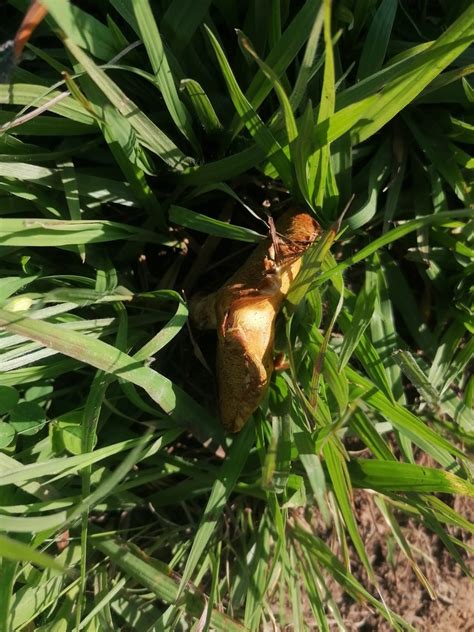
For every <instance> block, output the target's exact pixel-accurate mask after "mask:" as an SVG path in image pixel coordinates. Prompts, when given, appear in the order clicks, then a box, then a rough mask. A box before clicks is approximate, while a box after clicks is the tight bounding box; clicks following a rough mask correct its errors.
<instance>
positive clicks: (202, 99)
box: [180, 79, 223, 134]
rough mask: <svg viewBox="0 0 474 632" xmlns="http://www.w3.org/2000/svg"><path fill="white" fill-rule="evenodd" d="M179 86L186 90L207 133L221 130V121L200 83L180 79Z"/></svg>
mask: <svg viewBox="0 0 474 632" xmlns="http://www.w3.org/2000/svg"><path fill="white" fill-rule="evenodd" d="M180 86H181V89H182V90H185V91H186V94H187V95H188V97H189V99H190V101H191V104H192V106H193V108H194V111H195V112H196V115H197V117H198V119H199V121H200V123H201V125H202V126H203V128H204V130H205V131H206V133H207V134H213V133H216V132H221V131H222V130H223V127H222V123H221V122H220V120H219V117H218V116H217V114H216V111H215V110H214V108H213V106H212V103H211V101H210V99H209V97H208V96H207V94H206V93H205V92H204V88H202V86H201V84H199V83H198V82H197V81H195V80H194V79H181V82H180Z"/></svg>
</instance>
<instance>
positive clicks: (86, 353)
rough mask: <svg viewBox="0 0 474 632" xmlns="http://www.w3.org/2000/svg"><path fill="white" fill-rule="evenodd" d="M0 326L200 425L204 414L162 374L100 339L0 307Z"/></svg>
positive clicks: (205, 415)
mask: <svg viewBox="0 0 474 632" xmlns="http://www.w3.org/2000/svg"><path fill="white" fill-rule="evenodd" d="M0 327H5V328H6V329H7V330H8V331H11V332H14V333H17V334H19V335H22V336H24V337H25V338H30V339H31V340H36V341H37V342H40V343H42V344H44V345H45V346H51V347H53V348H54V349H56V350H57V351H59V352H60V353H63V354H64V355H67V356H70V357H73V358H75V359H77V360H80V361H81V362H85V363H86V364H89V365H91V366H94V367H95V368H97V369H101V370H103V371H106V372H107V373H112V374H114V375H115V376H117V377H120V378H122V379H124V380H127V381H129V382H132V383H133V384H136V385H137V386H141V387H142V388H143V389H144V390H145V391H146V392H147V393H148V395H149V396H150V397H151V398H152V399H153V400H154V401H155V402H156V403H157V404H158V405H159V406H160V407H161V408H162V409H163V410H164V411H165V412H166V413H167V414H170V415H172V416H173V417H174V418H175V419H176V420H177V421H178V420H181V422H191V420H193V418H194V423H196V424H197V427H202V425H203V422H204V420H205V419H206V417H207V414H206V413H205V412H204V410H203V409H202V407H201V406H199V405H198V404H197V403H196V402H194V401H193V400H192V399H191V398H190V397H189V395H187V394H186V393H185V392H184V391H182V390H181V389H179V388H178V387H177V386H176V385H174V384H173V383H172V382H171V381H170V380H168V379H167V378H166V377H164V376H163V375H160V374H159V373H156V371H153V369H150V368H149V367H146V366H142V365H141V363H140V362H137V361H136V360H134V359H133V358H131V357H130V356H128V355H127V354H125V353H123V352H121V351H118V350H117V349H115V348H114V347H112V346H111V345H108V344H106V343H105V342H102V341H100V340H92V339H90V338H87V337H86V336H84V335H82V334H79V333H76V332H72V331H69V332H62V331H58V329H57V328H56V327H55V326H54V325H53V324H50V323H47V322H42V321H34V320H31V319H29V318H27V317H25V316H21V315H18V314H12V313H9V312H6V311H4V310H0Z"/></svg>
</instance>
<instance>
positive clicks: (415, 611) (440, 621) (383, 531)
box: [331, 491, 474, 632]
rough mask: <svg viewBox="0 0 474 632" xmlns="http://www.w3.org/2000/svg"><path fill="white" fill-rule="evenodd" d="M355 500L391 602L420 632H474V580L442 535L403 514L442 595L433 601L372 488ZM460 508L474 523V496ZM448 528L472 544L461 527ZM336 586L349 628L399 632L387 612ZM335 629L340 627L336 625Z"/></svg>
mask: <svg viewBox="0 0 474 632" xmlns="http://www.w3.org/2000/svg"><path fill="white" fill-rule="evenodd" d="M355 504H356V510H357V515H358V519H359V526H360V531H361V535H362V539H363V541H364V543H365V545H366V548H367V551H368V554H369V559H370V561H371V563H372V565H373V568H374V571H375V574H376V577H377V581H378V584H379V588H380V592H381V595H382V597H383V599H384V601H385V603H386V604H387V606H388V607H389V608H391V609H392V610H393V611H394V612H396V613H397V614H399V615H401V616H402V617H403V618H404V619H405V620H406V621H408V622H409V623H410V624H411V625H412V626H413V627H414V628H415V629H416V630H419V631H420V632H425V631H427V632H428V631H429V632H451V630H458V631H459V632H461V631H462V632H474V582H473V581H472V579H470V578H469V577H466V575H465V574H464V573H463V571H462V569H461V568H460V566H459V565H458V564H456V563H455V562H454V561H453V558H452V557H451V555H450V554H449V553H448V552H447V551H446V549H445V547H444V545H443V543H442V541H441V540H440V538H439V537H438V536H437V535H436V534H434V533H432V532H431V531H429V530H427V529H425V528H424V527H423V526H421V525H420V524H418V523H417V522H415V521H414V520H413V519H411V518H409V519H407V518H406V517H405V516H404V515H403V514H399V515H397V519H398V520H399V523H400V525H401V529H402V532H403V535H404V536H405V538H406V540H407V542H408V543H409V544H410V547H411V549H412V551H413V553H414V557H415V561H416V563H417V565H418V567H419V568H420V570H421V572H422V573H423V575H424V576H425V577H426V579H427V580H428V582H429V584H430V586H431V587H432V589H433V591H434V593H435V594H436V598H435V599H432V598H431V597H430V595H429V593H428V591H427V590H426V588H425V587H423V586H422V584H421V583H420V581H419V580H418V578H417V577H416V575H415V573H414V572H413V570H412V568H411V566H410V564H409V563H408V561H407V558H406V557H405V555H404V554H403V553H402V552H401V551H400V548H399V547H398V546H397V544H396V543H395V541H394V539H393V535H392V532H391V529H390V528H389V526H388V525H387V524H386V522H385V520H384V519H383V517H382V516H381V514H380V512H379V511H378V509H377V507H376V505H375V503H374V501H373V497H372V495H371V494H370V493H369V492H366V491H358V492H356V495H355ZM454 509H455V510H456V511H457V512H458V513H460V514H461V515H463V516H464V517H465V518H467V519H469V520H471V521H472V520H473V519H474V499H466V498H462V497H459V498H457V499H456V500H455V502H454ZM448 531H449V532H450V533H451V535H453V536H455V537H457V538H459V539H463V540H464V541H465V543H466V544H468V542H467V536H466V534H462V533H461V531H460V530H458V529H454V528H450V527H448ZM471 545H472V538H471ZM463 557H464V562H465V564H466V566H467V567H468V568H469V569H470V570H471V572H473V571H474V563H473V560H472V557H471V559H469V558H468V557H467V556H466V555H464V556H463ZM352 560H353V567H352V569H353V572H354V574H355V576H356V577H357V578H358V579H359V580H360V581H362V583H363V584H364V585H365V586H367V585H368V584H367V579H366V575H365V571H364V570H363V568H362V567H361V564H360V562H358V560H357V558H356V556H355V555H354V556H353V557H352ZM331 588H333V589H334V594H335V597H336V599H337V602H338V606H339V608H340V610H341V614H342V616H343V619H344V623H345V624H346V626H347V629H348V630H361V631H362V632H370V631H372V630H373V631H377V632H388V631H391V630H393V627H392V626H391V625H390V624H389V623H388V622H387V621H386V620H385V619H384V618H383V617H382V616H381V615H379V614H378V613H374V612H369V611H368V610H367V608H366V607H365V606H364V605H362V604H359V603H355V602H354V601H353V600H352V599H350V598H349V597H348V596H347V595H345V594H344V593H342V591H341V590H340V588H338V587H335V586H331ZM331 629H334V630H336V629H338V628H337V626H335V625H334V627H332V628H331Z"/></svg>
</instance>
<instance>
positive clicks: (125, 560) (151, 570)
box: [93, 536, 246, 632]
mask: <svg viewBox="0 0 474 632" xmlns="http://www.w3.org/2000/svg"><path fill="white" fill-rule="evenodd" d="M93 546H94V548H95V549H97V550H98V551H100V552H101V553H103V554H104V555H106V556H107V558H109V559H111V560H113V561H114V562H115V563H116V564H117V566H118V567H119V568H122V569H123V570H124V571H126V573H127V574H128V575H130V576H131V577H133V578H134V579H135V580H136V581H138V582H139V583H140V584H141V585H142V586H145V587H146V588H148V590H151V591H152V592H153V593H154V594H155V595H156V596H157V597H159V599H161V600H162V601H164V602H165V603H168V604H173V603H176V601H177V599H178V597H179V592H178V584H177V582H176V580H175V579H174V578H173V577H171V576H170V572H169V569H168V568H167V567H166V566H165V565H164V564H162V563H161V562H158V560H155V563H154V564H150V563H148V562H147V561H145V557H146V556H144V555H143V554H141V555H137V554H136V553H134V552H132V550H130V548H129V547H128V546H127V544H126V543H123V542H118V541H115V540H113V539H112V538H110V537H103V536H101V537H96V538H94V539H93ZM181 596H182V597H181V598H182V607H183V608H184V610H185V611H186V612H187V613H188V614H190V615H191V616H193V617H194V618H196V619H197V618H199V617H200V616H201V614H202V611H203V608H204V606H205V598H204V595H203V594H202V593H201V592H200V591H196V590H194V591H191V590H188V589H185V590H184V591H183V592H182V593H181ZM211 625H212V627H213V628H214V629H216V630H219V631H221V632H245V630H246V628H245V627H244V626H242V625H241V624H240V623H237V622H235V621H233V620H232V619H231V618H230V617H228V616H227V615H225V614H222V613H221V612H219V610H217V609H214V610H213V611H212V615H211Z"/></svg>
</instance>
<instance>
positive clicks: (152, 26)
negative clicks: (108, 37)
mask: <svg viewBox="0 0 474 632" xmlns="http://www.w3.org/2000/svg"><path fill="white" fill-rule="evenodd" d="M133 10H134V12H135V17H136V20H137V24H138V28H139V30H140V34H141V36H142V39H143V43H144V44H145V48H146V51H147V53H148V57H149V59H150V62H151V65H152V68H153V72H154V73H155V78H156V82H157V84H158V87H159V88H160V91H161V94H162V95H163V99H164V101H165V103H166V107H167V108H168V111H169V113H170V115H171V118H172V119H173V121H174V123H175V125H176V127H177V128H178V129H179V131H180V132H181V133H182V134H183V136H184V137H185V138H186V139H187V140H188V141H189V142H190V143H191V145H192V146H193V147H194V149H195V150H196V151H199V144H198V141H197V138H196V136H195V134H194V132H193V128H192V124H191V118H190V116H189V112H188V111H187V109H186V107H185V106H184V104H183V103H182V102H181V101H180V98H179V95H178V91H177V89H176V84H175V80H174V77H173V74H172V72H171V68H170V65H169V63H168V59H167V56H166V52H165V49H164V46H163V42H162V39H161V35H160V32H159V30H158V27H157V25H156V22H155V18H154V16H153V13H152V10H151V7H150V3H149V2H148V0H138V1H136V2H133Z"/></svg>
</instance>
